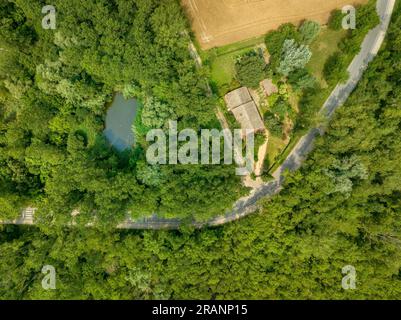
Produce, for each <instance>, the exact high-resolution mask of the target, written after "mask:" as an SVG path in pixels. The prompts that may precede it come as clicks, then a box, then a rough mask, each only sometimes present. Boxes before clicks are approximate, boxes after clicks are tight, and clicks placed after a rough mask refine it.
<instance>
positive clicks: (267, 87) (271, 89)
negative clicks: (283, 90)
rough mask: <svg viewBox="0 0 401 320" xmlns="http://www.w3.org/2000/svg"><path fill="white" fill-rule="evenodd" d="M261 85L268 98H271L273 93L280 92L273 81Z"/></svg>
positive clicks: (269, 80)
mask: <svg viewBox="0 0 401 320" xmlns="http://www.w3.org/2000/svg"><path fill="white" fill-rule="evenodd" d="M260 84H261V86H262V87H263V90H264V91H265V93H266V94H267V95H268V96H271V95H272V94H273V93H277V92H278V88H277V86H276V85H275V84H274V83H273V81H272V80H271V79H265V80H263V81H262V82H261V83H260Z"/></svg>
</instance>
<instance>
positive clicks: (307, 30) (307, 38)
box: [299, 21, 320, 44]
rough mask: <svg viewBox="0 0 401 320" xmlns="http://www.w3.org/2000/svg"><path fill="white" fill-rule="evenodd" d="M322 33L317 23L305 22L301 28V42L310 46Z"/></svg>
mask: <svg viewBox="0 0 401 320" xmlns="http://www.w3.org/2000/svg"><path fill="white" fill-rule="evenodd" d="M319 32H320V24H319V23H317V22H315V21H305V22H304V23H303V24H302V25H301V27H300V28H299V34H300V38H301V42H303V43H305V44H310V43H312V41H313V40H314V39H315V38H316V37H317V35H318V34H319Z"/></svg>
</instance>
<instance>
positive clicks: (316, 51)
mask: <svg viewBox="0 0 401 320" xmlns="http://www.w3.org/2000/svg"><path fill="white" fill-rule="evenodd" d="M346 34H347V31H345V30H343V29H341V30H339V31H334V30H331V29H328V28H327V27H323V28H322V30H321V32H320V34H319V36H318V37H317V38H316V39H315V40H314V41H313V43H312V44H311V46H310V49H311V50H312V58H311V60H310V61H309V63H308V65H307V69H308V70H309V71H310V72H311V73H312V74H313V75H314V76H315V77H316V78H317V79H318V81H319V82H320V85H321V86H322V88H325V87H327V84H326V81H325V80H324V77H323V68H324V65H325V63H326V61H327V58H328V57H330V56H331V55H332V54H333V53H334V52H336V51H337V50H338V47H337V46H338V43H339V42H340V41H341V39H342V38H343V37H345V36H346Z"/></svg>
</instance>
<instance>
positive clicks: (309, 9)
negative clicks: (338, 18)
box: [181, 0, 367, 50]
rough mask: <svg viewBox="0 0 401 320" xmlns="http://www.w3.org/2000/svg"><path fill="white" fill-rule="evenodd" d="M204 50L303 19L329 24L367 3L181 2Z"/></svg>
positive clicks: (276, 0)
mask: <svg viewBox="0 0 401 320" xmlns="http://www.w3.org/2000/svg"><path fill="white" fill-rule="evenodd" d="M181 2H182V4H183V6H184V8H185V9H186V11H187V13H188V15H189V17H190V19H191V20H192V21H191V23H192V28H193V30H194V32H195V34H196V36H197V39H198V41H199V43H200V45H201V47H202V49H205V50H206V49H210V48H213V47H219V46H223V45H227V44H230V43H233V42H237V41H241V40H245V39H248V38H252V37H256V36H260V35H263V34H264V33H266V32H267V31H269V30H273V29H276V28H277V27H279V26H280V25H281V24H283V23H286V22H292V23H295V24H298V23H299V22H301V21H302V20H304V19H311V20H314V21H317V22H320V23H322V24H324V23H326V22H327V20H328V18H329V16H330V12H331V11H332V10H333V9H336V8H338V9H340V8H342V7H343V6H345V5H349V4H353V5H356V4H361V3H366V2H367V0H181Z"/></svg>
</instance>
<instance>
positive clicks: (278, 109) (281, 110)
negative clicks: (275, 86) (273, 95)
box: [270, 98, 291, 121]
mask: <svg viewBox="0 0 401 320" xmlns="http://www.w3.org/2000/svg"><path fill="white" fill-rule="evenodd" d="M290 110H291V105H290V103H289V102H288V101H287V100H285V99H282V98H279V99H278V100H277V101H276V103H275V104H274V105H273V106H272V107H271V108H270V111H271V112H272V113H274V114H275V115H277V116H278V117H279V119H280V121H284V118H285V116H286V115H287V113H289V112H290Z"/></svg>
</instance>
